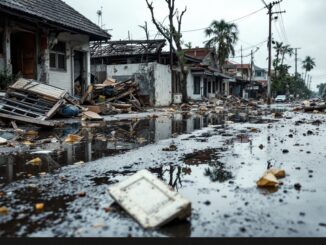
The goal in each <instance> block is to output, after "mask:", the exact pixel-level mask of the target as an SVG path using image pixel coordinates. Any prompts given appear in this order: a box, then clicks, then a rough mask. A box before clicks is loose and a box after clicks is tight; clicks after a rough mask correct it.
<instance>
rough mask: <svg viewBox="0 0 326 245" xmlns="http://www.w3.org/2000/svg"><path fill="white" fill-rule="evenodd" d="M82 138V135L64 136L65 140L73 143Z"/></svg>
mask: <svg viewBox="0 0 326 245" xmlns="http://www.w3.org/2000/svg"><path fill="white" fill-rule="evenodd" d="M82 139H83V137H81V136H79V135H75V134H69V135H68V137H67V138H66V140H65V142H66V143H72V144H74V143H79V142H80V141H81V140H82Z"/></svg>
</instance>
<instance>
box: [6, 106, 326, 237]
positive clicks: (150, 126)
mask: <svg viewBox="0 0 326 245" xmlns="http://www.w3.org/2000/svg"><path fill="white" fill-rule="evenodd" d="M325 121H326V116H325V115H322V114H302V113H293V112H286V113H285V114H284V116H283V117H282V118H275V117H274V116H272V115H271V114H270V113H269V112H266V113H265V114H262V115H261V116H255V117H252V116H250V115H248V114H247V113H246V112H240V113H239V112H230V113H228V114H227V115H216V114H214V115H210V114H209V115H189V114H174V115H162V116H158V117H148V118H145V119H139V120H135V119H131V120H128V119H124V120H121V121H109V122H106V123H105V125H104V126H101V127H94V128H93V127H88V128H87V127H86V128H85V127H84V128H81V127H80V125H70V126H67V127H66V128H65V129H61V130H59V131H58V132H56V134H57V135H61V136H64V135H67V134H68V133H72V132H76V131H79V130H83V131H84V132H83V135H84V141H83V142H81V143H78V144H75V145H65V144H62V142H58V143H55V144H54V145H53V143H52V144H51V143H50V144H49V145H46V144H45V145H43V146H41V147H39V148H36V149H24V150H22V151H18V152H15V154H13V153H10V154H7V153H5V154H3V156H1V163H0V185H1V189H0V207H6V208H7V212H6V214H3V215H0V236H1V237H22V236H29V237H40V236H41V237H42V236H50V237H52V236H56V237H93V236H94V237H98V236H100V237H130V236H132V237H150V236H172V237H223V236H227V237H229V236H232V237H234V236H235V237H250V236H254V237H274V236H275V237H283V236H286V237H301V236H302V237H307V236H313V237H316V236H317V237H318V236H325V235H326V228H325V223H326V220H325V217H326V208H325V205H324V203H325V198H324V196H325V194H326V179H325V178H323V176H325V174H326V170H325V166H324V165H325V162H326V161H325V160H326V159H325V158H326V154H325V150H326V145H325V144H323V140H324V138H325V136H326V126H325ZM317 122H318V123H317ZM44 133H45V134H46V132H44ZM51 134H52V133H51ZM46 137H48V135H45V136H44V138H46ZM171 146H173V147H171ZM167 148H170V149H172V150H170V151H167V150H166V149H167ZM163 149H165V150H163ZM40 150H42V151H44V150H47V151H48V152H45V153H44V152H43V153H40V152H39V151H40ZM35 151H36V154H35ZM33 152H34V153H33ZM37 152H39V153H37ZM35 156H39V157H41V158H42V160H43V161H42V163H44V164H42V165H41V166H26V164H25V163H26V161H28V160H30V159H32V158H33V157H35ZM76 163H77V164H76ZM271 166H273V167H278V168H283V169H284V170H285V171H286V172H287V177H286V178H285V179H284V180H282V185H281V186H280V187H279V188H278V189H267V190H266V189H259V188H257V186H256V181H257V180H258V179H259V178H260V177H261V176H262V174H263V173H264V172H265V171H266V170H267V168H268V167H271ZM142 169H148V170H150V171H151V172H152V173H154V174H155V175H156V176H157V177H159V178H160V179H162V180H163V181H164V182H165V183H167V184H169V185H171V186H172V187H173V188H174V189H175V190H177V191H178V192H179V193H181V194H182V195H183V196H184V197H186V198H187V199H189V200H190V201H191V202H192V217H191V219H189V220H188V221H187V222H180V223H178V222H173V223H172V224H169V225H167V226H165V227H163V228H161V229H160V230H156V231H145V230H143V229H142V228H141V227H140V226H139V225H138V224H137V223H136V222H135V221H134V220H133V219H132V218H131V217H130V216H128V215H127V214H126V213H125V212H124V211H123V210H122V209H120V208H119V207H118V206H117V205H114V204H113V200H112V199H111V198H110V196H109V195H108V192H107V190H108V187H109V186H111V185H113V184H115V183H118V182H119V181H121V180H124V179H126V178H128V176H131V175H132V174H134V173H136V172H137V171H139V170H142ZM297 184H300V187H301V188H297V187H298V185H297ZM37 203H43V204H44V209H43V210H41V211H38V210H36V209H35V204H37Z"/></svg>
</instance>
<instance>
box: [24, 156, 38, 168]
mask: <svg viewBox="0 0 326 245" xmlns="http://www.w3.org/2000/svg"><path fill="white" fill-rule="evenodd" d="M41 163H42V159H41V158H39V157H37V158H34V159H33V160H31V161H29V162H27V163H26V164H27V165H33V166H40V165H41Z"/></svg>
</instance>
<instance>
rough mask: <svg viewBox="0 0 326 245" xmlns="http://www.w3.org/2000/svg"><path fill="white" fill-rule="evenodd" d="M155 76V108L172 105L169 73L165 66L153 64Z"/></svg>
mask: <svg viewBox="0 0 326 245" xmlns="http://www.w3.org/2000/svg"><path fill="white" fill-rule="evenodd" d="M154 74H155V75H154V76H155V106H169V105H171V104H172V82H171V71H170V68H169V67H168V66H166V65H161V64H157V63H154Z"/></svg>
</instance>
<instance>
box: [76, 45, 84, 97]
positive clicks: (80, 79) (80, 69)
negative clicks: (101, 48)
mask: <svg viewBox="0 0 326 245" xmlns="http://www.w3.org/2000/svg"><path fill="white" fill-rule="evenodd" d="M86 54H87V53H86V52H81V51H74V96H77V97H81V96H83V94H84V92H85V91H86V89H87V63H86V61H87V60H86Z"/></svg>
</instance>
